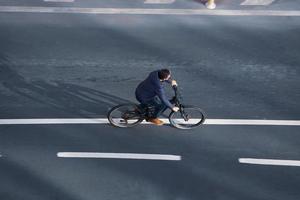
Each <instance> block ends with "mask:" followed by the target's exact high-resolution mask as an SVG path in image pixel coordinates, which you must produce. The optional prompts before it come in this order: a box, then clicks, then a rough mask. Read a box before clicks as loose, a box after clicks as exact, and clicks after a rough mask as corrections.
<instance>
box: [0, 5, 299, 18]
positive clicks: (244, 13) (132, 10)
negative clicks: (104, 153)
mask: <svg viewBox="0 0 300 200" xmlns="http://www.w3.org/2000/svg"><path fill="white" fill-rule="evenodd" d="M0 12H29V13H66V14H67V13H72V14H126V15H129V14H130V15H212V16H215V15H220V16H294V17H299V16H300V11H298V10H294V11H291V10H289V11H280V10H202V9H139V8H76V7H26V6H22V7H18V6H0Z"/></svg>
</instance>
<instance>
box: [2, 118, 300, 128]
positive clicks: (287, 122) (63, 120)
mask: <svg viewBox="0 0 300 200" xmlns="http://www.w3.org/2000/svg"><path fill="white" fill-rule="evenodd" d="M162 120H163V121H164V122H165V123H166V124H170V122H169V120H168V119H166V118H164V119H162ZM194 121H197V122H198V121H199V119H190V121H189V122H190V123H194ZM108 123H109V122H108V120H107V119H106V118H57V119H54V118H51V119H45V118H44V119H0V125H22V124H29V125H34V124H108ZM142 124H150V123H148V122H145V121H144V122H142ZM187 124H189V123H187ZM204 124H206V125H262V126H300V120H252V119H206V120H205V122H204Z"/></svg>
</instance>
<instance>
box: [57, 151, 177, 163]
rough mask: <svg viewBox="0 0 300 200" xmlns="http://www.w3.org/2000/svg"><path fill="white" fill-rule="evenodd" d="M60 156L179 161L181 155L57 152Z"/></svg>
mask: <svg viewBox="0 0 300 200" xmlns="http://www.w3.org/2000/svg"><path fill="white" fill-rule="evenodd" d="M57 157H60V158H112V159H139V160H173V161H180V160H181V156H178V155H165V154H140V153H95V152H59V153H57Z"/></svg>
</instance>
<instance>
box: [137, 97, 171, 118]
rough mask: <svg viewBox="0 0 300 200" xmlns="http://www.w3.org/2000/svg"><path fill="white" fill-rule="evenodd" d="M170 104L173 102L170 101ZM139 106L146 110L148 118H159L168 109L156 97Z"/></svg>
mask: <svg viewBox="0 0 300 200" xmlns="http://www.w3.org/2000/svg"><path fill="white" fill-rule="evenodd" d="M137 100H138V99H137ZM138 101H139V100H138ZM170 102H171V103H172V104H173V103H174V100H173V99H171V100H170ZM140 106H141V107H142V108H144V109H148V112H149V113H148V114H149V115H148V117H149V118H157V117H159V116H160V115H161V114H162V113H163V112H165V110H166V109H167V108H168V107H167V106H166V105H165V104H164V103H163V102H162V101H161V100H160V99H159V97H157V96H156V97H154V98H153V99H151V100H149V101H147V102H145V103H141V105H140Z"/></svg>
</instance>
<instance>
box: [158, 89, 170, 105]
mask: <svg viewBox="0 0 300 200" xmlns="http://www.w3.org/2000/svg"><path fill="white" fill-rule="evenodd" d="M156 94H157V96H158V97H159V98H160V100H161V101H162V102H163V103H164V104H165V105H166V106H167V107H168V108H170V109H173V105H172V104H171V102H170V101H169V100H168V98H167V96H166V94H165V91H164V89H163V88H159V89H157V90H156Z"/></svg>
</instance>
